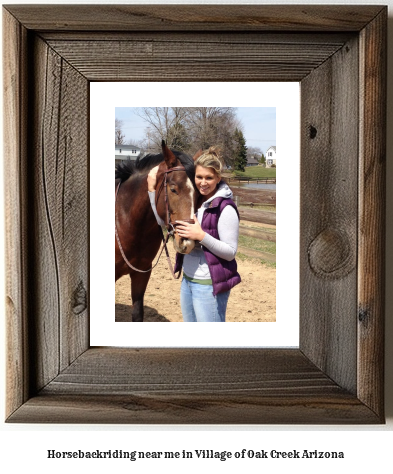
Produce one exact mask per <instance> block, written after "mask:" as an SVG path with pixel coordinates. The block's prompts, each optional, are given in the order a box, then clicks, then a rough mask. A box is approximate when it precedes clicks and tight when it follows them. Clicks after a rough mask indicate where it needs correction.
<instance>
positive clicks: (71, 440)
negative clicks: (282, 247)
mask: <svg viewBox="0 0 393 474" xmlns="http://www.w3.org/2000/svg"><path fill="white" fill-rule="evenodd" d="M8 3H21V2H17V1H12V0H9V1H8ZM24 3H28V2H27V1H26V0H24ZM32 3H33V2H32ZM34 3H37V2H34ZM46 3H53V0H52V1H49V2H46ZM58 3H85V4H86V3H92V4H93V3H111V2H99V1H97V2H89V1H88V0H83V2H72V1H65V2H58ZM114 3H126V2H122V1H121V0H117V1H116V2H114ZM127 3H132V2H127ZM138 3H144V2H142V1H141V2H138ZM145 3H146V2H145ZM157 3H160V2H157ZM161 3H175V2H171V1H170V0H165V2H161ZM188 3H192V2H188ZM195 3H209V2H206V1H205V2H203V1H201V0H200V1H198V2H195ZM214 3H222V4H223V5H224V4H228V3H237V4H239V3H254V4H261V3H263V2H260V1H259V2H258V1H257V2H255V1H254V2H253V1H248V2H241V1H237V2H228V1H227V2H220V1H217V0H216V1H215V2H214ZM268 3H269V4H280V3H281V4H282V3H294V4H296V3H299V2H289V1H287V2H280V1H275V0H269V2H268ZM301 3H303V4H306V3H308V4H313V3H314V2H312V1H307V0H302V2H301ZM318 3H322V4H336V3H340V2H336V1H326V0H325V1H319V2H318ZM341 3H343V4H344V3H345V4H349V3H352V4H376V5H379V4H381V3H385V4H388V5H389V37H388V38H389V40H388V41H389V50H388V55H389V63H388V70H389V72H388V130H392V129H393V115H392V112H393V102H392V92H393V80H392V78H393V74H392V64H393V61H392V59H393V34H392V30H393V28H392V27H393V20H392V15H393V14H392V8H393V0H387V1H385V2H380V1H378V0H377V1H376V0H368V1H361V0H357V1H354V2H351V1H347V2H341ZM387 139H388V153H387V159H388V167H387V178H388V183H391V182H393V166H392V164H393V137H392V134H391V133H388V137H387ZM0 196H1V198H2V195H0ZM387 203H388V208H387V215H388V219H387V244H388V246H387V260H386V261H387V272H386V276H387V280H386V371H385V375H386V391H385V392H386V393H385V398H386V414H387V424H386V425H385V426H341V425H340V426H289V425H284V426H265V425H258V426H179V427H178V426H105V425H98V426H97V425H93V426H85V425H78V426H72V425H71V426H64V425H49V426H48V425H47V426H39V425H9V424H4V423H3V424H2V425H1V431H0V469H2V471H3V472H7V471H11V470H12V471H16V472H27V471H31V472H37V471H39V472H40V473H45V474H46V473H48V474H53V472H55V471H56V472H57V473H63V472H64V473H67V474H68V473H69V472H70V471H71V472H76V473H79V472H81V473H85V472H86V470H87V468H89V469H94V472H95V473H106V472H108V471H109V470H113V469H116V472H117V473H123V472H124V473H129V472H138V473H139V472H141V473H142V472H146V470H147V469H148V468H149V466H150V467H152V468H156V469H157V468H158V469H160V471H164V472H167V471H170V472H171V473H175V472H182V473H183V472H185V470H187V472H192V473H193V472H200V471H201V470H205V471H206V472H212V471H213V470H214V472H215V473H217V472H224V471H225V472H226V473H227V472H239V471H241V470H247V471H248V472H250V473H261V472H263V471H264V470H265V469H271V468H276V469H280V470H284V469H287V470H290V472H292V473H313V474H314V473H315V472H319V473H322V474H324V473H329V474H331V472H333V471H335V472H338V473H341V472H357V473H361V474H363V473H364V474H365V473H369V472H370V471H371V472H381V473H385V472H386V473H388V472H391V471H392V468H393V466H392V465H393V462H392V457H391V449H392V445H393V436H392V430H393V374H392V371H393V322H392V307H393V291H392V290H393V265H392V261H393V253H392V248H393V219H392V204H393V189H392V187H391V186H390V187H389V186H388V195H387ZM0 212H3V206H2V205H0ZM0 222H2V219H1V220H0ZM3 235H4V234H3V231H0V238H2V237H3ZM2 248H3V244H1V243H0V249H2ZM1 274H4V272H2V273H1ZM0 290H1V291H2V292H3V285H0ZM0 296H1V298H0V300H1V301H4V295H0ZM3 313H4V311H2V314H3ZM3 329H4V323H3V324H1V325H0V330H1V331H2V338H4V331H3ZM2 340H4V339H2ZM2 347H3V348H4V343H3V345H2ZM5 356H6V354H5V352H4V350H3V351H2V352H1V357H2V360H1V361H0V362H1V364H0V367H1V368H2V369H3V368H4V364H5V362H4V358H5ZM1 382H2V383H3V382H4V377H2V380H1ZM0 396H1V397H2V398H1V400H0V404H1V406H4V400H3V396H4V387H0ZM242 448H247V449H254V450H257V449H277V450H282V451H284V450H289V449H301V450H303V449H319V450H340V449H341V450H344V451H345V455H346V457H345V459H344V460H343V461H341V460H330V461H329V460H326V461H323V460H311V459H310V460H308V459H304V460H303V459H300V460H296V459H294V460H290V459H288V460H281V461H280V460H275V461H273V460H264V461H263V460H260V461H258V462H257V460H248V461H242V462H241V463H238V462H231V463H230V462H229V461H227V462H220V461H215V462H211V461H210V462H203V461H201V462H199V461H195V460H193V461H192V462H190V461H187V462H186V461H182V462H180V461H165V462H164V461H162V462H160V463H159V464H158V463H157V462H155V461H151V463H149V464H147V463H143V464H142V463H138V464H137V463H132V464H130V463H129V462H128V461H122V462H120V461H116V462H114V461H113V462H105V461H102V460H97V461H93V462H88V463H87V462H83V461H76V460H75V461H73V460H71V461H53V460H48V459H46V450H47V449H56V450H64V451H66V450H67V451H69V450H73V449H85V450H87V449H123V450H141V451H142V450H151V451H153V450H156V451H159V450H161V451H163V450H168V449H171V450H179V451H180V450H182V449H186V450H193V449H215V450H224V449H226V450H234V451H235V450H241V449H242Z"/></svg>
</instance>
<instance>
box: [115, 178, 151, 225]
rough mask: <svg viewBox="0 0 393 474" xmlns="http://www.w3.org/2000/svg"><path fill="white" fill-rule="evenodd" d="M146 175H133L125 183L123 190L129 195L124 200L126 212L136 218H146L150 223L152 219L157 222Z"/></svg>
mask: <svg viewBox="0 0 393 474" xmlns="http://www.w3.org/2000/svg"><path fill="white" fill-rule="evenodd" d="M146 177H147V175H146V176H133V177H132V178H131V179H128V180H127V181H126V182H125V183H123V184H122V187H123V186H124V189H123V192H124V193H126V195H127V196H128V199H126V200H125V202H124V210H125V211H126V213H127V214H129V215H130V217H131V216H133V219H134V220H144V221H146V224H149V223H150V221H151V222H152V223H153V222H156V219H155V217H154V213H153V209H152V208H151V204H150V198H149V194H148V191H147V181H146ZM146 224H145V225H146Z"/></svg>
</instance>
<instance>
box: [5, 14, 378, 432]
mask: <svg viewBox="0 0 393 474" xmlns="http://www.w3.org/2000/svg"><path fill="white" fill-rule="evenodd" d="M3 24H4V28H3V31H4V81H5V82H4V88H5V92H4V94H5V100H4V122H5V145H4V157H5V172H6V245H7V258H6V268H7V288H6V304H7V312H6V313H7V407H6V416H7V421H8V422H14V423H20V422H23V423H133V424H134V423H154V424H158V423H171V424H174V423H198V424H200V423H204V424H206V423H209V424H228V423H242V424H250V423H253V424H255V423H258V424H265V423H280V424H283V423H299V424H303V423H313V424H315V423H318V424H324V423H329V424H332V423H347V424H349V423H357V424H358V423H368V424H370V423H383V422H384V400H383V387H384V384H383V355H384V346H383V341H384V209H385V156H386V155H385V139H386V132H385V126H386V123H385V107H386V105H385V104H386V24H387V7H384V6H355V5H346V6H337V5H332V6H330V5H325V6H313V5H302V6H293V5H285V6H284V5H283V6H259V5H258V6H257V5H253V6H243V5H231V6H229V5H228V6H223V5H221V6H220V5H206V6H201V5H198V6H191V5H174V6H163V5H144V6H135V5H118V6H116V5H91V6H85V5H55V6H54V5H33V6H29V5H9V6H5V7H4V8H3ZM160 80H165V81H202V80H203V81H244V80H248V81H299V82H300V84H301V102H302V104H301V236H300V242H301V244H300V245H301V247H300V272H301V275H300V281H301V284H300V302H301V304H300V343H299V348H298V349H169V348H168V349H147V348H140V349H125V348H124V349H122V348H116V349H115V348H110V347H90V345H89V311H88V299H89V251H88V249H89V230H88V229H89V184H88V183H89V181H88V172H89V83H90V81H160ZM310 183H311V184H310ZM297 310H298V308H293V311H294V314H295V313H296V312H297Z"/></svg>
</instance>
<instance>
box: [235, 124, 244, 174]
mask: <svg viewBox="0 0 393 474" xmlns="http://www.w3.org/2000/svg"><path fill="white" fill-rule="evenodd" d="M234 139H235V143H236V148H235V160H234V168H235V170H236V171H244V170H245V168H246V165H247V147H246V139H245V138H244V135H243V132H242V131H241V130H239V129H238V128H237V129H236V130H235V133H234Z"/></svg>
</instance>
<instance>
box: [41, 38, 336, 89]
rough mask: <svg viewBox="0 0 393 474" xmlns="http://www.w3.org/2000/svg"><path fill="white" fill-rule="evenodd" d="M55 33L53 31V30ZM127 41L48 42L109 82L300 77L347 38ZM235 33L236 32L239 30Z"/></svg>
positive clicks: (90, 73)
mask: <svg viewBox="0 0 393 474" xmlns="http://www.w3.org/2000/svg"><path fill="white" fill-rule="evenodd" d="M52 36H53V35H52ZM127 36H128V38H127V39H126V40H120V41H119V40H116V41H111V40H110V38H107V40H106V41H91V40H78V41H70V40H56V39H52V40H49V41H48V43H49V44H50V46H51V47H52V48H54V49H55V50H56V51H57V52H58V53H59V54H60V55H61V56H62V57H63V58H64V59H65V60H66V61H67V62H69V63H70V64H71V65H72V66H73V67H74V68H75V69H77V70H78V71H79V72H80V73H81V74H83V75H84V76H85V77H86V78H87V79H89V80H92V81H96V80H100V81H102V80H106V81H130V80H138V81H140V80H145V81H180V80H182V81H198V80H202V81H239V80H248V81H280V80H286V78H287V77H288V75H289V74H290V75H291V78H292V80H295V81H300V80H302V79H303V78H304V77H305V76H307V75H308V74H310V72H311V71H312V70H314V69H315V68H317V67H318V66H319V65H320V64H321V63H322V62H324V61H325V60H326V58H327V57H330V56H332V55H333V54H334V53H335V52H336V51H337V50H338V49H340V48H341V47H342V45H343V44H344V43H343V41H341V42H339V41H338V39H337V42H333V43H330V42H328V38H326V43H322V42H321V41H320V38H319V37H317V38H316V39H315V42H313V38H314V37H315V36H316V35H312V34H310V35H309V36H308V37H307V38H306V37H304V36H302V38H299V39H297V40H295V39H294V38H293V40H294V42H293V43H292V42H289V41H288V42H287V43H284V42H282V41H281V42H276V40H275V39H274V38H270V36H269V35H262V34H260V35H259V41H258V40H257V39H256V38H254V41H252V42H250V41H249V38H248V37H247V36H244V35H242V36H241V38H240V37H235V39H234V38H233V37H232V38H229V37H228V36H226V40H225V39H224V38H223V37H220V36H219V35H212V34H211V35H209V36H210V37H209V41H206V40H205V41H198V38H199V37H204V38H205V37H206V36H205V35H201V34H188V35H184V34H183V35H181V36H182V37H181V40H180V39H179V40H178V41H176V39H175V38H174V37H173V36H172V37H170V38H168V40H166V41H165V40H163V39H161V40H158V39H157V38H156V37H154V36H153V37H152V38H151V39H150V40H148V39H146V38H145V39H143V40H141V39H138V35H135V37H133V36H132V35H130V34H128V35H127ZM234 36H235V35H234Z"/></svg>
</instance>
